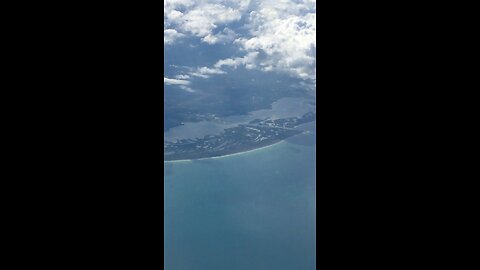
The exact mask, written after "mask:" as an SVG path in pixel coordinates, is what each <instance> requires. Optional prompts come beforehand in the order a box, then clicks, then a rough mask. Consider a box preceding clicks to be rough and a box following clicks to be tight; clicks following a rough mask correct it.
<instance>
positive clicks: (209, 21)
mask: <svg viewBox="0 0 480 270" xmlns="http://www.w3.org/2000/svg"><path fill="white" fill-rule="evenodd" d="M163 3H164V5H163V7H164V25H165V26H166V27H168V28H172V29H175V30H176V31H178V32H179V33H182V34H188V35H193V36H195V37H198V38H200V39H201V40H202V41H203V42H205V43H208V44H216V43H220V42H223V43H224V42H228V41H233V39H234V37H235V34H234V32H233V31H232V30H231V29H229V28H224V29H223V31H221V32H219V33H214V32H215V30H216V29H217V28H219V27H220V26H222V25H227V24H229V23H232V22H236V21H239V20H240V19H241V18H242V14H243V13H244V11H245V10H246V8H247V7H248V5H249V3H250V0H240V1H239V0H236V1H234V0H223V1H220V0H198V1H192V0H164V2H163ZM166 44H167V45H168V44H171V43H166Z"/></svg>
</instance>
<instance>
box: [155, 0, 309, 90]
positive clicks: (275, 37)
mask: <svg viewBox="0 0 480 270" xmlns="http://www.w3.org/2000/svg"><path fill="white" fill-rule="evenodd" d="M164 22H165V25H166V26H165V27H166V29H164V42H165V43H166V44H167V45H169V44H174V42H175V41H176V40H178V39H179V38H183V37H196V38H198V39H199V40H201V41H202V42H203V43H205V44H210V45H213V44H230V43H231V44H232V46H237V47H238V48H239V50H238V51H237V53H236V54H235V56H232V57H230V58H226V59H220V60H218V61H217V63H216V64H214V65H213V66H211V67H202V68H198V69H196V70H195V71H193V72H191V73H190V75H191V76H194V77H200V78H209V77H211V76H212V75H218V74H225V71H226V69H227V68H233V69H235V68H237V67H239V66H242V67H245V68H247V69H258V70H261V71H264V72H281V73H286V74H288V75H290V76H292V77H296V78H300V79H302V80H305V81H308V82H311V83H313V84H316V1H315V0H252V1H250V0H243V1H240V0H236V1H234V0H164ZM238 22H241V23H240V24H238ZM234 23H237V24H234Z"/></svg>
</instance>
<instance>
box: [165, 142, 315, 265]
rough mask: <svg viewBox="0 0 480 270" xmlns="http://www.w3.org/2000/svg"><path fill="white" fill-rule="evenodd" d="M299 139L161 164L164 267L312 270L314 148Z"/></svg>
mask: <svg viewBox="0 0 480 270" xmlns="http://www.w3.org/2000/svg"><path fill="white" fill-rule="evenodd" d="M312 136H313V135H312ZM297 140H303V139H302V138H300V139H297ZM305 141H306V142H307V143H304V144H299V143H295V142H288V141H283V142H280V143H278V144H276V145H273V146H271V147H268V148H265V149H261V150H259V151H252V152H247V153H243V154H241V155H232V156H228V157H224V158H218V159H205V160H193V161H188V162H173V163H165V164H164V166H165V175H164V188H165V196H164V198H165V199H164V200H165V212H164V215H165V216H164V220H165V224H164V225H165V231H164V236H165V242H164V255H165V269H166V270H181V269H188V270H215V269H219V270H220V269H222V270H223V269H231V270H237V269H238V270H240V269H245V270H247V269H249V270H250V269H264V270H269V269H278V270H282V269H285V270H286V269H292V270H293V269H315V264H316V263H315V239H316V231H315V225H316V221H315V220H316V216H315V187H316V182H315V154H316V153H315V142H312V141H308V140H305Z"/></svg>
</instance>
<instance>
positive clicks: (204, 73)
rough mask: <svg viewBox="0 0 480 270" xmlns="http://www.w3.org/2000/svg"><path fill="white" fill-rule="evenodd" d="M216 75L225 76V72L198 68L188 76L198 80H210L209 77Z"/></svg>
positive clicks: (216, 69) (217, 69)
mask: <svg viewBox="0 0 480 270" xmlns="http://www.w3.org/2000/svg"><path fill="white" fill-rule="evenodd" d="M218 74H226V72H225V71H223V70H221V69H219V68H208V67H201V68H198V69H197V70H196V71H194V72H191V73H190V75H192V76H195V77H200V78H210V75H218Z"/></svg>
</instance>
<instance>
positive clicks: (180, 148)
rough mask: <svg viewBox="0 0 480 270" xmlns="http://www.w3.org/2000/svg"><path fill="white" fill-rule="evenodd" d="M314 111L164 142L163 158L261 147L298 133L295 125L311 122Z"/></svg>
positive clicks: (299, 132)
mask: <svg viewBox="0 0 480 270" xmlns="http://www.w3.org/2000/svg"><path fill="white" fill-rule="evenodd" d="M315 118H316V115H315V113H314V112H308V113H306V114H304V115H303V116H301V117H290V118H281V119H271V118H266V119H255V120H253V121H250V122H249V123H248V124H241V125H238V126H235V127H232V128H228V129H225V130H224V131H223V132H222V133H221V134H218V135H207V136H205V137H203V138H195V139H182V140H177V141H176V142H170V141H165V142H164V160H165V161H175V160H191V159H202V158H211V157H219V156H224V155H230V154H234V153H239V152H245V151H249V150H253V149H257V148H261V147H265V146H268V145H271V144H274V143H277V142H279V141H281V140H285V139H286V138H289V137H291V136H294V135H297V134H301V133H303V131H301V130H299V129H296V128H297V127H298V126H300V125H302V124H305V123H308V122H312V121H315Z"/></svg>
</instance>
